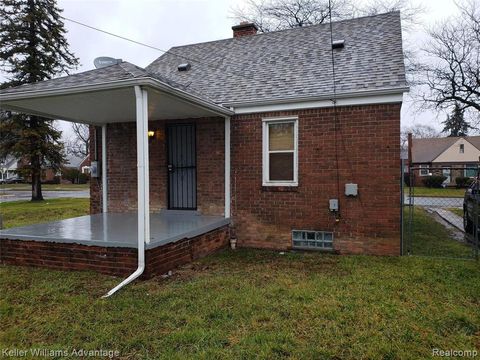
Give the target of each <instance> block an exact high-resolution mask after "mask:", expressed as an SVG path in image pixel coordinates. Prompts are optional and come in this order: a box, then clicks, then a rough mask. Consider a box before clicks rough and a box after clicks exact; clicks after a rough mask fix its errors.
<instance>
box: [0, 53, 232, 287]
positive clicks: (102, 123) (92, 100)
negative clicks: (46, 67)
mask: <svg viewBox="0 0 480 360" xmlns="http://www.w3.org/2000/svg"><path fill="white" fill-rule="evenodd" d="M0 104H1V107H2V108H3V109H6V110H11V111H18V112H23V113H27V114H31V115H38V116H42V117H47V118H51V119H58V120H66V121H72V122H80V123H85V124H89V125H93V126H94V127H96V128H97V129H99V130H100V131H99V134H98V135H99V136H96V135H95V136H94V144H95V145H98V146H95V148H94V152H95V154H93V155H94V157H93V158H94V160H97V169H98V171H97V174H96V177H94V178H92V186H93V187H92V189H93V188H94V187H96V189H97V190H98V191H96V192H95V193H96V194H97V198H96V199H95V198H94V197H95V196H93V197H92V200H91V201H92V203H94V204H96V205H97V206H92V207H91V208H92V214H91V215H89V216H84V217H80V218H73V219H68V220H63V221H57V222H52V223H48V224H39V225H32V226H27V227H21V228H16V229H9V230H3V231H1V232H0V241H1V246H2V255H1V259H2V261H3V262H7V263H8V262H10V263H15V261H13V259H12V258H10V257H8V256H7V257H6V256H5V251H6V249H8V250H7V253H9V254H15V256H16V257H17V258H18V259H23V260H25V256H28V255H25V256H24V255H22V254H20V253H18V251H13V252H12V249H13V248H14V247H15V246H16V247H17V248H18V249H20V248H22V249H23V250H24V251H26V252H30V253H32V251H33V252H35V249H37V250H38V251H37V254H36V255H35V256H34V257H36V258H41V257H42V256H43V255H42V253H43V251H44V250H45V249H47V248H48V249H51V250H52V251H53V252H57V253H61V252H62V251H60V250H59V249H58V248H61V249H68V248H69V249H70V250H71V251H73V252H75V251H77V252H78V253H82V252H83V253H85V254H87V258H85V259H83V260H82V261H83V262H84V263H88V262H91V263H95V266H93V268H92V267H88V266H86V268H89V269H94V270H95V268H96V267H98V269H99V271H101V268H102V267H105V266H106V265H105V264H103V265H102V264H99V265H98V264H97V263H98V259H102V258H103V259H108V262H109V265H108V266H106V267H109V268H110V269H107V271H104V272H107V273H112V274H123V273H124V271H123V270H122V269H125V266H124V264H123V261H124V260H125V261H127V260H126V259H127V258H128V256H126V255H125V256H124V257H122V256H120V257H115V256H114V257H112V258H109V255H108V254H112V253H115V251H119V252H120V253H122V254H125V253H130V252H131V250H135V251H136V254H137V256H136V257H137V266H136V267H135V268H136V270H135V269H131V270H132V271H133V270H135V271H134V272H133V273H132V274H131V275H130V276H129V277H128V278H127V279H125V280H124V281H123V282H122V283H121V284H119V286H117V287H116V288H115V289H112V291H110V293H109V294H108V295H111V294H113V293H114V292H115V291H117V290H118V289H120V288H121V287H122V286H124V285H126V284H128V283H129V282H130V281H133V280H134V279H135V278H137V277H139V276H140V275H141V274H142V273H144V272H145V271H147V270H148V267H152V269H150V270H149V271H147V272H148V273H150V274H153V273H157V272H158V271H156V270H155V269H154V268H156V269H157V270H158V269H162V271H163V270H165V269H166V268H165V267H164V266H159V264H157V265H155V263H150V264H149V263H148V261H147V262H146V256H147V257H148V254H149V253H150V254H153V253H155V254H159V253H160V252H164V253H168V254H169V255H168V256H169V259H170V260H169V261H167V263H168V264H171V265H172V266H173V265H175V264H177V263H180V262H182V261H184V260H185V259H187V258H188V257H189V256H190V258H194V257H195V256H197V255H195V254H207V253H209V252H211V251H213V250H215V249H217V248H219V245H221V246H225V245H226V244H227V243H228V223H229V218H230V116H231V115H232V114H233V112H232V111H231V110H229V109H227V108H225V107H223V106H221V105H219V104H215V103H213V102H211V101H210V100H208V99H205V98H203V97H202V96H201V95H198V94H195V93H194V92H192V91H189V90H188V89H186V88H184V87H183V86H181V85H179V84H172V83H169V82H166V81H165V80H164V79H159V78H157V77H154V76H152V75H151V74H149V73H147V72H146V71H145V70H143V69H141V68H138V67H136V66H134V65H132V64H129V63H126V62H122V63H119V64H116V65H112V66H109V67H106V68H100V69H96V70H92V71H87V72H84V73H80V74H75V75H71V76H68V77H64V78H59V79H54V80H48V81H44V82H40V83H36V84H31V85H24V86H21V87H17V88H12V89H6V90H2V92H1V93H0ZM206 119H207V120H208V119H215V121H216V122H217V125H218V122H219V121H221V122H222V123H223V125H222V128H221V130H222V131H221V133H222V149H221V160H222V163H221V164H219V163H218V159H220V157H217V162H216V163H215V164H213V166H214V167H215V168H216V169H218V168H220V169H222V170H221V172H222V174H221V175H222V176H221V177H222V179H221V180H222V181H221V185H220V186H219V183H218V182H212V183H211V184H209V185H208V186H206V188H208V191H207V190H206V191H203V192H201V191H200V192H199V191H198V189H197V182H198V180H199V177H198V176H197V175H198V172H199V170H197V162H196V159H197V157H198V154H197V148H198V146H199V145H198V144H197V139H199V136H200V135H198V134H197V133H196V132H195V129H196V127H199V126H201V125H202V124H203V123H204V122H205V121H206ZM130 125H131V126H130ZM189 127H190V129H193V130H188V129H189ZM125 129H131V133H127V131H126V130H125ZM179 129H180V130H179ZM205 129H207V132H208V128H205ZM217 135H218V134H216V135H215V136H217ZM125 136H126V137H125ZM217 137H218V136H217ZM125 139H128V141H126V140H125ZM159 139H160V140H159ZM202 139H204V140H205V139H206V141H205V144H208V133H204V134H203V137H202ZM156 140H158V141H156ZM163 140H165V142H162V141H163ZM159 143H161V144H162V145H159ZM205 146H207V145H205ZM162 151H163V154H164V155H163V156H164V157H165V160H166V162H165V163H164V164H162V165H161V166H157V163H155V161H154V159H153V156H155V157H157V156H158V154H159V153H162ZM203 151H204V153H205V154H206V156H205V158H206V159H207V158H208V156H209V155H211V154H208V148H206V149H204V150H203ZM217 152H220V151H217ZM132 154H133V158H132ZM172 154H173V155H172ZM127 158H129V159H134V160H133V164H132V163H131V164H130V165H131V167H130V168H128V169H129V170H128V171H124V168H125V166H124V164H122V161H123V160H125V159H127ZM202 158H203V157H202ZM152 164H153V167H152ZM162 166H163V168H162ZM130 170H132V171H130ZM205 172H206V171H205ZM159 179H160V180H159ZM122 181H123V183H121V182H122ZM158 182H163V183H164V184H165V185H162V186H163V187H162V186H159V185H158V184H157V183H158ZM120 183H121V184H120ZM152 183H153V187H152ZM122 184H123V185H122ZM125 184H127V185H125ZM212 184H215V185H216V186H215V187H214V188H213V189H212V186H211V185H212ZM121 185H122V186H124V187H122V186H121ZM132 188H133V189H134V190H133V192H132V191H131V190H132ZM152 189H153V190H152ZM130 192H132V193H133V197H134V199H131V198H129V194H130ZM218 194H221V197H218V196H217V195H218ZM162 197H163V198H165V199H166V200H165V201H162V200H159V199H161V198H162ZM209 198H215V199H216V200H215V206H213V205H211V204H210V203H209V201H208V200H209ZM219 199H221V201H222V202H223V203H222V204H221V206H218V200H219ZM151 205H153V206H152V208H151ZM209 209H213V210H212V211H209ZM197 210H198V211H197ZM212 234H213V235H212ZM208 238H209V239H210V240H212V239H213V240H212V241H213V242H212V241H210V242H208V241H207V242H205V239H208ZM217 240H218V241H217ZM34 243H36V244H39V243H42V244H43V245H41V246H40V245H32V244H34ZM46 244H48V245H46ZM52 244H55V245H52ZM195 244H197V245H195ZM199 244H200V245H201V246H203V247H204V249H203V250H202V249H200V248H196V250H195V251H194V250H192V249H193V248H195V247H198V246H200V245H199ZM212 244H214V245H212ZM45 246H46V247H45ZM172 246H174V247H178V246H179V247H180V248H182V249H183V248H185V249H187V248H190V250H189V251H190V255H188V256H187V255H185V254H184V252H182V251H180V250H178V249H177V250H175V251H173V252H172V253H171V252H170V250H168V249H167V248H166V247H172ZM87 248H88V249H87ZM113 249H119V250H113ZM70 250H68V251H67V252H69V254H70ZM90 250H91V251H90ZM49 251H50V250H49ZM98 251H100V253H101V255H99V254H98ZM49 254H50V253H49ZM175 254H177V255H175ZM45 256H47V255H45ZM89 256H90V258H88V257H89ZM175 256H177V257H178V259H183V260H182V261H175V259H173V260H172V259H171V257H173V258H175ZM48 257H51V254H50V255H48V256H47V258H46V260H45V261H40V260H38V261H35V262H34V264H36V265H45V266H50V267H59V266H60V265H59V266H57V265H58V264H57V263H58V262H60V263H61V264H62V265H61V266H60V267H61V268H69V267H68V263H69V262H71V263H75V261H74V259H75V256H71V254H70V255H66V257H65V256H64V257H61V258H60V259H54V260H52V261H53V262H50V260H49V259H48ZM151 257H152V255H150V258H151ZM23 260H22V261H23ZM22 261H21V262H22ZM55 261H56V262H57V263H55ZM128 261H130V260H128ZM111 262H113V265H112V264H110V263H111ZM23 263H25V264H28V261H23ZM56 264H57V265H56ZM51 265H53V266H51ZM97 265H98V266H97ZM115 266H117V267H118V269H120V270H121V271H118V272H115V271H111V268H112V267H115ZM70 268H77V267H75V266H72V267H70ZM128 268H129V269H130V268H131V266H130V267H128ZM146 268H147V270H146ZM153 270H155V271H153Z"/></svg>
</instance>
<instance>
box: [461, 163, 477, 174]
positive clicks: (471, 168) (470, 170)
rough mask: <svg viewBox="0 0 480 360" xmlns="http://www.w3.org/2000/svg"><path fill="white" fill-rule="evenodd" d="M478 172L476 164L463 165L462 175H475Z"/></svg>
mask: <svg viewBox="0 0 480 360" xmlns="http://www.w3.org/2000/svg"><path fill="white" fill-rule="evenodd" d="M477 172H478V167H477V166H476V165H465V171H464V176H465V177H476V176H477Z"/></svg>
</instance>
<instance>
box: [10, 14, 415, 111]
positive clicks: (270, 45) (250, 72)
mask: <svg viewBox="0 0 480 360" xmlns="http://www.w3.org/2000/svg"><path fill="white" fill-rule="evenodd" d="M332 26H333V33H334V40H340V39H342V40H345V48H343V49H339V50H335V70H336V88H337V93H338V94H341V93H352V92H362V91H380V90H394V89H397V90H398V89H404V88H405V87H406V82H405V69H404V64H403V52H402V36H401V26H400V13H399V12H391V13H386V14H381V15H375V16H368V17H363V18H357V19H351V20H344V21H339V22H335V23H333V24H332ZM187 59H189V60H187ZM186 61H189V62H190V63H191V65H192V67H191V69H190V70H188V71H183V72H180V71H178V65H179V64H181V63H185V62H186ZM207 64H208V65H207ZM146 77H150V78H155V79H156V80H159V81H161V82H163V83H166V84H168V85H170V86H172V87H174V88H177V89H180V90H183V91H186V92H188V93H190V94H193V95H195V96H197V97H200V98H203V99H205V100H207V101H210V102H214V103H216V104H229V103H242V102H259V101H276V100H280V99H281V100H284V99H295V98H299V97H301V98H305V97H322V96H331V94H332V92H333V84H332V59H331V44H330V25H329V24H321V25H314V26H309V27H303V28H296V29H289V30H282V31H276V32H271V33H266V34H258V35H252V36H244V37H239V38H231V39H225V40H218V41H212V42H206V43H200V44H193V45H186V46H180V47H174V48H172V49H170V50H169V51H168V52H167V53H165V54H164V55H162V56H160V57H159V58H158V59H156V60H155V61H154V62H153V63H151V64H150V65H149V66H148V67H147V68H146V69H142V68H140V67H138V66H135V65H133V64H130V63H128V62H122V63H120V64H116V65H111V66H108V67H104V68H100V69H94V70H90V71H85V72H82V73H78V74H74V75H70V76H65V77H61V78H57V79H52V80H46V81H42V82H38V83H34V84H26V85H22V86H18V87H15V88H9V89H3V90H1V93H2V94H5V95H8V94H15V93H21V92H24V91H36V90H53V89H59V88H70V87H73V86H81V85H97V84H103V83H108V82H111V81H118V80H130V79H137V78H146Z"/></svg>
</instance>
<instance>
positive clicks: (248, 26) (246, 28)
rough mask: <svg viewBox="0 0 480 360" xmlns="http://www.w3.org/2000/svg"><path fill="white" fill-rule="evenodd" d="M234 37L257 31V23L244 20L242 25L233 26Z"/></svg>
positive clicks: (253, 33)
mask: <svg viewBox="0 0 480 360" xmlns="http://www.w3.org/2000/svg"><path fill="white" fill-rule="evenodd" d="M232 30H233V37H234V38H236V37H241V36H250V35H255V34H256V33H257V30H258V28H257V25H255V24H254V23H250V22H248V21H242V22H241V23H240V25H235V26H232Z"/></svg>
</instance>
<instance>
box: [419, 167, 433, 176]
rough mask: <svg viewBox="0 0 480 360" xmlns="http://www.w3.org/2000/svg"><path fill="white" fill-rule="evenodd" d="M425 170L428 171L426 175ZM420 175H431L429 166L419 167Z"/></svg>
mask: <svg viewBox="0 0 480 360" xmlns="http://www.w3.org/2000/svg"><path fill="white" fill-rule="evenodd" d="M423 169H426V170H427V173H426V174H422V170H423ZM419 174H420V176H429V175H430V166H429V165H419Z"/></svg>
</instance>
